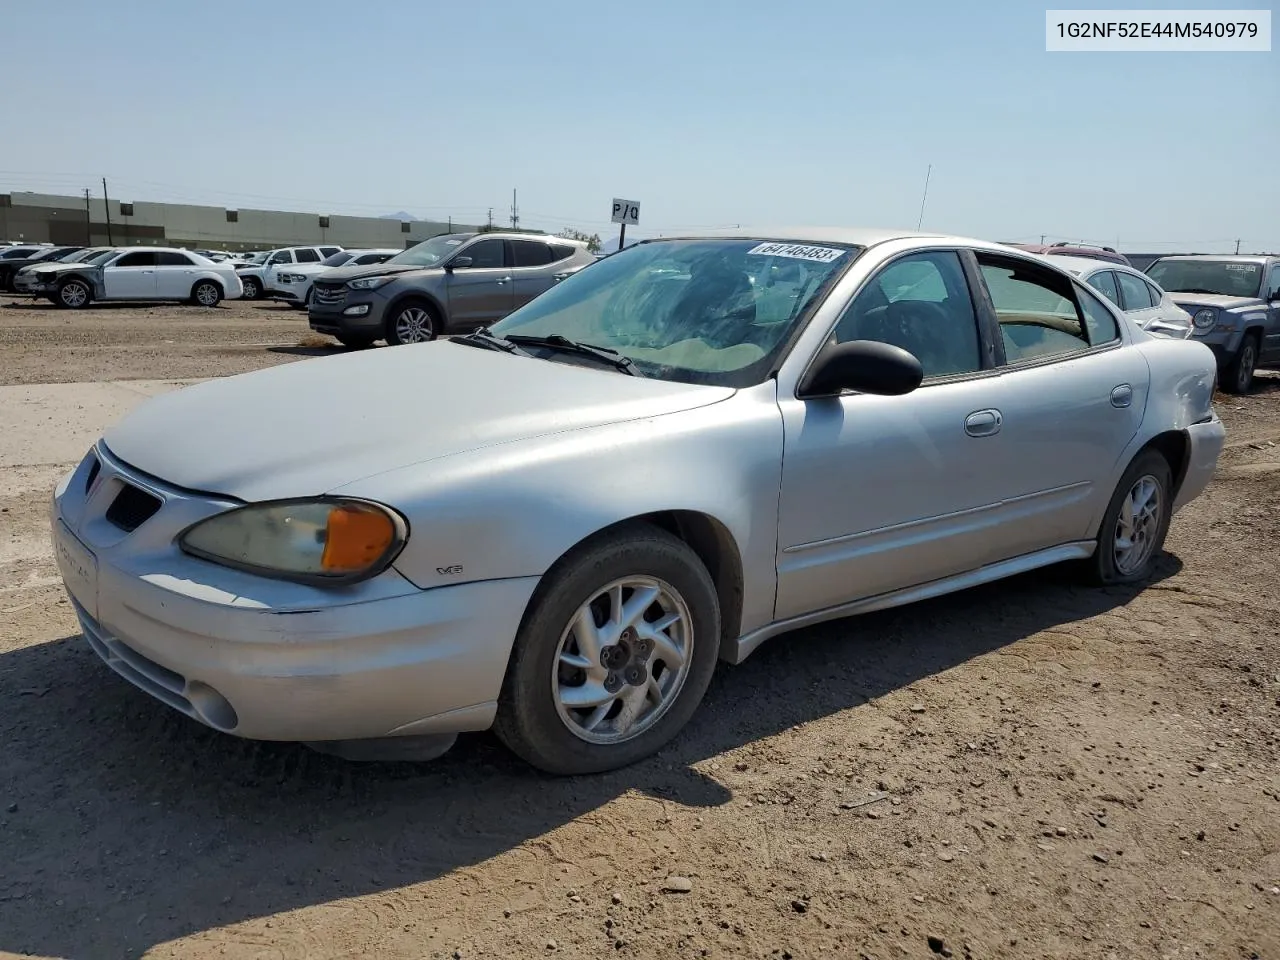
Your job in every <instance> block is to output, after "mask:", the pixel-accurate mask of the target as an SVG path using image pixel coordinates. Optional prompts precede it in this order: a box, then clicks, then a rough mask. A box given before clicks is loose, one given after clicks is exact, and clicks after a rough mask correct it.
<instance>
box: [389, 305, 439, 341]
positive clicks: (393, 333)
mask: <svg viewBox="0 0 1280 960" xmlns="http://www.w3.org/2000/svg"><path fill="white" fill-rule="evenodd" d="M439 334H440V321H439V320H438V319H437V317H436V313H435V311H434V310H432V309H431V307H430V306H429V305H428V304H426V303H424V302H423V301H421V300H410V301H409V302H408V303H402V304H400V305H399V306H398V307H396V308H395V310H394V311H393V312H392V314H391V316H390V318H388V320H387V343H389V344H391V346H393V347H398V346H401V345H402V344H406V343H426V342H427V341H428V340H434V339H435V338H436V337H437V336H439Z"/></svg>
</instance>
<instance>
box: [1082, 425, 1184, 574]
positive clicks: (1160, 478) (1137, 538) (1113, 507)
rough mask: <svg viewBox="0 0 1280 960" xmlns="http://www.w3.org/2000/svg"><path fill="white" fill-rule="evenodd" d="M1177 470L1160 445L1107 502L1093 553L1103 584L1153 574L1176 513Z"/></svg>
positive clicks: (1141, 457) (1094, 567) (1141, 459)
mask: <svg viewBox="0 0 1280 960" xmlns="http://www.w3.org/2000/svg"><path fill="white" fill-rule="evenodd" d="M1172 478H1173V474H1172V471H1171V470H1170V468H1169V461H1168V460H1166V459H1165V458H1164V457H1163V456H1162V455H1161V454H1159V453H1158V452H1156V451H1155V450H1147V451H1144V452H1143V453H1141V454H1139V455H1138V456H1137V457H1136V458H1135V459H1134V461H1133V463H1131V464H1129V469H1128V470H1126V471H1125V472H1124V476H1122V477H1121V478H1120V483H1119V484H1118V485H1117V486H1116V491H1115V493H1114V494H1112V495H1111V502H1110V503H1109V504H1107V513H1106V515H1105V516H1104V517H1103V520H1102V529H1101V530H1099V531H1098V544H1097V549H1096V550H1094V554H1093V559H1092V562H1091V563H1092V574H1093V579H1094V580H1095V581H1096V582H1098V583H1100V584H1102V585H1104V586H1109V585H1112V584H1121V583H1137V582H1138V581H1140V580H1145V579H1147V577H1149V576H1151V572H1152V570H1153V569H1154V568H1155V565H1156V561H1157V560H1158V559H1159V557H1160V552H1161V551H1162V550H1163V549H1164V538H1165V535H1166V534H1167V533H1168V532H1169V521H1170V519H1172V517H1173V480H1172Z"/></svg>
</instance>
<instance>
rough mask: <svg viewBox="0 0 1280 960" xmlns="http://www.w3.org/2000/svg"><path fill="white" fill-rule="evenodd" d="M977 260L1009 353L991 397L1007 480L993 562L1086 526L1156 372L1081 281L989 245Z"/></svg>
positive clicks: (1083, 534)
mask: <svg viewBox="0 0 1280 960" xmlns="http://www.w3.org/2000/svg"><path fill="white" fill-rule="evenodd" d="M975 260H976V262H977V265H978V270H979V272H980V274H981V276H982V282H983V287H984V291H985V297H984V298H983V299H984V301H985V302H984V303H983V308H984V309H985V310H989V311H991V312H992V313H993V314H994V317H993V319H994V322H995V324H996V325H997V327H998V329H999V332H1000V340H999V343H998V346H999V347H1000V349H1001V351H1002V353H1003V356H1002V358H1001V373H1000V376H999V377H998V378H997V382H998V388H997V392H996V393H995V394H994V395H993V396H992V404H991V405H992V406H993V407H994V408H995V409H997V410H998V411H999V415H1000V420H1001V426H1000V432H1001V435H1002V436H1003V438H1004V443H1003V444H1001V445H1000V446H999V447H993V448H992V450H993V454H994V455H997V456H999V457H1001V458H1002V463H1001V464H1000V473H1001V475H1002V477H1004V478H1005V479H1004V480H1003V482H1002V488H1003V490H1004V494H1003V497H1004V502H1003V504H1002V506H1001V514H1002V518H1003V522H1002V524H1001V525H1000V526H999V527H997V528H994V530H993V534H994V535H993V538H992V541H991V549H992V553H991V556H990V557H989V561H991V562H994V561H997V560H1003V559H1007V558H1010V557H1014V556H1018V555H1020V554H1024V553H1028V552H1031V551H1034V550H1039V549H1044V548H1046V547H1050V546H1056V545H1059V544H1063V543H1068V542H1071V541H1075V540H1081V539H1085V538H1087V537H1088V536H1089V533H1090V531H1089V526H1090V524H1091V523H1092V520H1093V517H1094V516H1096V514H1097V513H1098V511H1099V510H1100V508H1101V506H1102V505H1103V504H1105V503H1106V502H1107V501H1108V500H1109V499H1110V497H1111V494H1112V491H1111V490H1110V489H1109V488H1108V487H1107V484H1109V483H1110V478H1111V477H1112V476H1113V475H1114V471H1115V467H1116V464H1117V462H1118V460H1119V458H1120V457H1121V455H1122V454H1123V453H1124V450H1125V448H1126V447H1127V446H1128V444H1129V441H1130V440H1131V439H1132V438H1133V436H1134V435H1135V434H1136V433H1137V431H1138V427H1139V425H1140V424H1141V422H1142V415H1143V412H1144V410H1145V407H1146V399H1147V391H1148V388H1149V386H1150V377H1151V374H1150V370H1149V369H1148V367H1147V363H1146V361H1145V360H1144V359H1143V358H1142V356H1141V354H1139V352H1138V351H1137V350H1135V349H1133V348H1132V347H1131V346H1129V345H1127V344H1126V342H1125V340H1124V337H1123V334H1122V332H1121V330H1120V325H1119V323H1118V321H1117V318H1116V317H1115V315H1114V314H1113V313H1112V312H1111V310H1110V309H1109V308H1108V307H1107V305H1106V304H1105V303H1104V301H1103V300H1102V299H1101V298H1100V297H1099V296H1097V295H1095V294H1094V293H1093V292H1092V291H1090V290H1089V289H1087V288H1086V287H1085V285H1084V284H1081V283H1077V282H1072V281H1071V280H1070V279H1068V278H1066V277H1064V276H1063V275H1062V274H1061V273H1060V272H1058V271H1056V270H1052V269H1051V268H1049V267H1047V266H1043V265H1041V264H1035V263H1029V262H1027V261H1025V260H1022V259H1020V258H1013V257H1008V256H1006V255H1003V254H998V253H993V252H989V251H985V250H978V251H975ZM1117 273H1118V271H1117Z"/></svg>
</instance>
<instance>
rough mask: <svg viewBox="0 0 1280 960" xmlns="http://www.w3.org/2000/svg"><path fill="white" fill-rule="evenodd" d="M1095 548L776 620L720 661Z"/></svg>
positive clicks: (1029, 557) (1082, 545)
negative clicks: (801, 632) (794, 634)
mask: <svg viewBox="0 0 1280 960" xmlns="http://www.w3.org/2000/svg"><path fill="white" fill-rule="evenodd" d="M1096 547H1097V544H1096V543H1095V542H1094V541H1093V540H1080V541H1077V542H1074V543H1064V544H1062V545H1060V546H1057V547H1050V548H1049V549H1048V550H1038V551H1036V552H1035V553H1027V554H1023V555H1022V556H1020V557H1014V558H1012V559H1010V560H1001V561H1000V562H999V563H992V564H989V565H987V566H985V567H979V568H978V569H976V570H969V571H967V572H965V573H961V574H957V575H956V576H954V577H946V578H944V579H942V580H933V581H930V582H929V583H922V584H918V585H917V586H914V587H906V588H904V589H902V590H894V591H892V592H890V593H882V594H879V595H877V596H874V597H865V598H863V599H862V600H854V601H853V602H851V603H842V604H840V605H838V606H835V607H827V608H826V609H825V610H818V611H817V612H815V613H806V614H802V615H801V616H798V617H792V618H790V619H789V620H779V621H777V622H775V623H771V624H769V625H767V626H764V627H761V628H759V629H758V630H752V631H751V632H750V633H746V634H743V635H742V636H740V637H738V639H737V640H735V641H732V642H731V643H729V644H728V645H727V646H726V647H725V648H724V651H723V653H722V654H721V659H723V660H727V661H728V662H729V663H733V664H739V663H742V661H744V660H746V659H747V657H749V656H751V654H753V653H755V651H756V650H757V649H758V648H759V647H760V645H761V644H763V643H764V642H765V641H766V640H770V639H772V638H773V637H776V636H778V635H779V634H781V633H787V632H788V631H791V630H798V629H800V628H801V627H810V626H813V625H814V624H817V623H825V622H826V621H828V620H839V619H841V618H843V617H851V616H856V615H857V614H860V613H871V612H872V611H873V610H887V609H889V608H891V607H901V606H905V605H906V604H908V603H915V602H916V601H918V600H928V599H930V598H931V597H940V596H942V595H943V594H947V593H955V592H956V591H957V590H967V589H969V588H970V587H976V586H979V585H981V584H984V583H991V582H992V581H995V580H1003V579H1004V578H1005V577H1012V576H1015V575H1017V574H1019V573H1026V572H1027V571H1029V570H1036V569H1038V568H1040V567H1048V566H1052V565H1053V564H1055V563H1062V562H1063V561H1066V560H1085V559H1087V558H1089V557H1091V556H1093V552H1094V550H1095V549H1096Z"/></svg>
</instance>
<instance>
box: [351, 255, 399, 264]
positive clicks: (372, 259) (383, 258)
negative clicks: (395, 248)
mask: <svg viewBox="0 0 1280 960" xmlns="http://www.w3.org/2000/svg"><path fill="white" fill-rule="evenodd" d="M390 259H391V254H389V253H364V254H361V255H360V256H358V257H356V258H355V259H354V260H353V261H351V262H352V263H353V264H355V265H356V266H364V265H365V264H369V263H386V262H387V261H388V260H390Z"/></svg>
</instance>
